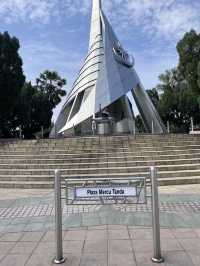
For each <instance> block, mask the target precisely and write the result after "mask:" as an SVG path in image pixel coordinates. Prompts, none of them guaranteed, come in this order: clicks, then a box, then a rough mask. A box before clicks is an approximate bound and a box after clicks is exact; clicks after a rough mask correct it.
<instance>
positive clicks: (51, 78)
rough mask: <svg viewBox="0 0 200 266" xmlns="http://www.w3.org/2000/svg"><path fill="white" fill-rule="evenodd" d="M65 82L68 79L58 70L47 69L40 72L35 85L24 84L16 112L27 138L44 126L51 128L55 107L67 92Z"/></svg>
mask: <svg viewBox="0 0 200 266" xmlns="http://www.w3.org/2000/svg"><path fill="white" fill-rule="evenodd" d="M65 84H66V80H65V79H62V78H61V77H60V76H59V75H58V73H57V72H54V71H52V72H51V71H45V72H44V73H42V74H40V78H38V79H37V80H36V85H35V86H33V85H32V84H31V83H30V82H29V83H26V84H25V85H24V87H23V89H22V93H21V97H20V101H19V103H18V106H17V108H16V113H17V114H18V116H17V120H18V125H21V128H22V133H23V135H24V136H25V138H32V137H33V134H34V133H36V132H38V131H40V130H41V127H42V126H43V128H50V126H51V119H52V115H53V109H54V108H55V107H56V105H57V104H59V103H60V101H61V97H62V96H64V95H65V94H66V92H65V90H63V86H64V85H65Z"/></svg>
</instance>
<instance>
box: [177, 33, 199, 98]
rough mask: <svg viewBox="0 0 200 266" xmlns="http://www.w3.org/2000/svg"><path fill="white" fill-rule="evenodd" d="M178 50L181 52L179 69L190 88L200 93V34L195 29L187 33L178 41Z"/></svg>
mask: <svg viewBox="0 0 200 266" xmlns="http://www.w3.org/2000/svg"><path fill="white" fill-rule="evenodd" d="M177 51H178V54H179V65H178V69H179V71H180V73H181V74H182V76H183V77H184V79H185V80H186V81H187V83H188V86H189V88H190V89H191V90H192V91H193V92H194V93H195V94H198V95H199V94H200V86H199V85H200V84H199V64H200V34H197V33H196V32H195V31H194V30H191V31H190V32H188V33H186V34H185V35H184V37H183V38H182V39H181V40H180V41H179V42H178V44H177Z"/></svg>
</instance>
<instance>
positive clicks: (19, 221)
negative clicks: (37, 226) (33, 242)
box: [10, 217, 31, 225]
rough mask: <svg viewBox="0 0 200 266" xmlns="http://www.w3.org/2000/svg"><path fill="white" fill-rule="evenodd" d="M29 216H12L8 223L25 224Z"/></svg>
mask: <svg viewBox="0 0 200 266" xmlns="http://www.w3.org/2000/svg"><path fill="white" fill-rule="evenodd" d="M30 220H31V218H30V217H26V218H13V219H11V221H10V225H11V224H15V225H16V224H27V223H28V222H30Z"/></svg>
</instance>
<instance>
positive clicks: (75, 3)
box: [0, 0, 200, 41]
mask: <svg viewBox="0 0 200 266" xmlns="http://www.w3.org/2000/svg"><path fill="white" fill-rule="evenodd" d="M102 1H103V6H104V9H105V11H106V13H107V14H108V15H109V18H110V19H111V22H113V23H114V24H116V25H118V29H119V30H120V29H121V30H123V31H124V29H126V31H127V32H128V31H129V32H130V31H131V30H132V31H134V27H139V28H140V30H141V32H144V34H145V35H146V34H147V35H148V36H153V37H162V38H163V37H164V38H168V39H173V41H174V40H176V39H178V38H180V36H181V35H182V34H183V33H184V32H186V31H188V30H190V29H191V28H194V29H196V30H200V17H199V13H200V2H199V0H192V1H190V0H167V1H166V0H102ZM91 3H92V0H34V1H33V0H0V21H3V22H7V23H13V22H18V21H19V22H21V21H34V22H38V23H48V22H49V21H50V19H52V18H57V19H59V20H60V19H61V20H62V19H63V18H67V17H70V16H77V15H78V14H82V15H86V14H88V12H89V11H90V10H91ZM119 19H120V23H119Z"/></svg>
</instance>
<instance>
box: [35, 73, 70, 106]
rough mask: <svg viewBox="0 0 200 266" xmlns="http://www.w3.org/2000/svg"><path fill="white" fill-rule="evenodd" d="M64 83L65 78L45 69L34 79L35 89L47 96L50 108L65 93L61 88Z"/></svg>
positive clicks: (57, 102) (58, 101)
mask: <svg viewBox="0 0 200 266" xmlns="http://www.w3.org/2000/svg"><path fill="white" fill-rule="evenodd" d="M65 84H66V80H65V79H63V78H61V77H60V76H59V75H58V73H57V72H55V71H49V70H46V71H44V72H43V73H41V74H40V77H39V78H37V79H36V87H37V90H38V91H39V92H41V93H42V94H43V95H45V96H46V97H47V98H48V101H49V104H50V106H51V108H52V109H53V108H55V107H56V105H57V104H59V103H60V101H61V97H63V96H65V95H66V92H65V91H64V90H63V89H62V88H63V86H64V85H65Z"/></svg>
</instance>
